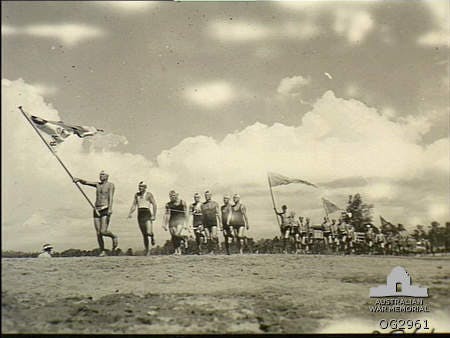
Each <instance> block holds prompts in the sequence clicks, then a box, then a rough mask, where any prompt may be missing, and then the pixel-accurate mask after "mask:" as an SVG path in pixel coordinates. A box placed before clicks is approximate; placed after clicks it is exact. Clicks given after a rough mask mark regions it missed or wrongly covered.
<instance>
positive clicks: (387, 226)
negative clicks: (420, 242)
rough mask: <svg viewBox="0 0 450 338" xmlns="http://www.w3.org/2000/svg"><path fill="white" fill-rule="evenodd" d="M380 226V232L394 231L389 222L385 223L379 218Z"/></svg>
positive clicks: (392, 225)
mask: <svg viewBox="0 0 450 338" xmlns="http://www.w3.org/2000/svg"><path fill="white" fill-rule="evenodd" d="M380 222H381V226H380V229H381V231H382V232H386V231H395V229H396V227H395V225H394V224H392V223H391V222H388V221H386V220H385V219H384V218H383V217H381V216H380Z"/></svg>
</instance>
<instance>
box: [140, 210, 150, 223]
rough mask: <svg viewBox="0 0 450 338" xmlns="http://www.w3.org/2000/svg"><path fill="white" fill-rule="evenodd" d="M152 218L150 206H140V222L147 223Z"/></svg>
mask: <svg viewBox="0 0 450 338" xmlns="http://www.w3.org/2000/svg"><path fill="white" fill-rule="evenodd" d="M151 218H152V213H151V212H150V209H148V208H139V209H138V211H137V219H138V222H139V223H145V222H147V221H150V219H151Z"/></svg>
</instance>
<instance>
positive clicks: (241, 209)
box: [230, 194, 249, 255]
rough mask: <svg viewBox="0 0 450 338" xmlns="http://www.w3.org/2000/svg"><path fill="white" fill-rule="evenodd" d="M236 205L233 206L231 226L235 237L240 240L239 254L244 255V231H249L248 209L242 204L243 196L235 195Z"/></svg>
mask: <svg viewBox="0 0 450 338" xmlns="http://www.w3.org/2000/svg"><path fill="white" fill-rule="evenodd" d="M233 202H234V204H233V205H232V206H231V220H230V225H231V226H232V227H233V230H234V236H235V237H236V238H237V239H238V246H239V253H240V254H241V255H242V254H243V253H244V241H245V234H244V229H245V230H249V224H248V218H247V209H246V207H245V205H244V204H242V203H241V196H239V195H238V194H235V195H234V196H233Z"/></svg>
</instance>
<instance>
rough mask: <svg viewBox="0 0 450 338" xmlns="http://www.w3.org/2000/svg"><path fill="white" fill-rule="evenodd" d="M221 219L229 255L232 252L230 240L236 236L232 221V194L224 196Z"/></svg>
mask: <svg viewBox="0 0 450 338" xmlns="http://www.w3.org/2000/svg"><path fill="white" fill-rule="evenodd" d="M220 212H221V216H222V217H221V219H222V229H223V237H224V238H225V250H226V252H227V255H229V254H230V240H232V239H233V238H234V233H233V226H232V225H231V224H230V223H231V217H232V206H231V201H230V196H228V195H225V196H224V197H223V205H222V206H221V207H220Z"/></svg>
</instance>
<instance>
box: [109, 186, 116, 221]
mask: <svg viewBox="0 0 450 338" xmlns="http://www.w3.org/2000/svg"><path fill="white" fill-rule="evenodd" d="M114 189H115V188H114V184H112V183H110V186H109V196H108V197H109V198H108V214H109V215H111V214H112V207H113V198H114Z"/></svg>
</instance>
